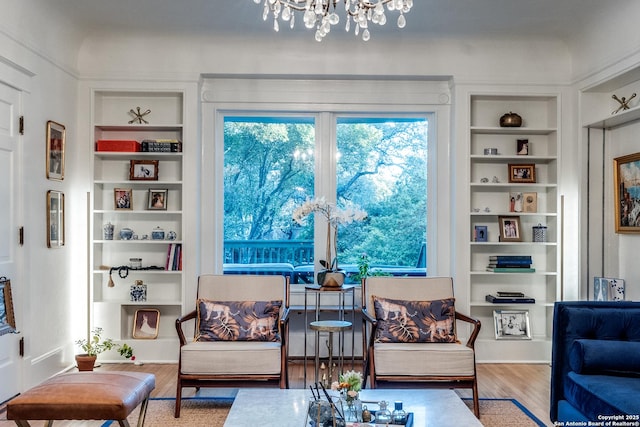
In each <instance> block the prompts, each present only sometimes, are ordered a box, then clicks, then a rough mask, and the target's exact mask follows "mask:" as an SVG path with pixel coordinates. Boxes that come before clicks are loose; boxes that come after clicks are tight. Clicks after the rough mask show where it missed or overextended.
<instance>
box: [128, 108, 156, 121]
mask: <svg viewBox="0 0 640 427" xmlns="http://www.w3.org/2000/svg"><path fill="white" fill-rule="evenodd" d="M136 110H137V111H134V109H133V108H132V109H131V110H129V113H131V114H133V115H134V118H133V120H129V124H132V123H135V122H136V121H137V122H138V124H142V123H144V124H147V125H148V124H149V122H148V121H146V120H145V119H143V117H144V116H146V115H147V114H149V113H150V112H151V110H147V111H145V112H144V113H142V112H140V107H136Z"/></svg>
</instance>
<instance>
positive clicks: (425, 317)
mask: <svg viewBox="0 0 640 427" xmlns="http://www.w3.org/2000/svg"><path fill="white" fill-rule="evenodd" d="M454 301H455V299H454V298H448V299H443V300H435V301H403V300H394V299H386V298H379V297H377V296H375V295H374V296H373V305H374V307H375V311H376V320H377V321H378V329H377V330H376V337H375V339H376V342H387V343H389V342H393V343H426V342H441V343H442V342H444V343H454V342H457V340H456V333H455V307H454Z"/></svg>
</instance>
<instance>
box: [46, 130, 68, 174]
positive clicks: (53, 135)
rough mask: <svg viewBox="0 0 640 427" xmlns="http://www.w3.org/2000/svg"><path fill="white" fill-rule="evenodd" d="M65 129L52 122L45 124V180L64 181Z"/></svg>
mask: <svg viewBox="0 0 640 427" xmlns="http://www.w3.org/2000/svg"><path fill="white" fill-rule="evenodd" d="M65 133H66V131H65V127H64V125H61V124H60V123H56V122H54V121H52V120H49V121H48V122H47V141H46V144H47V154H46V159H47V179H52V180H56V181H62V180H63V179H64V151H65V142H66V141H65V139H66V137H65Z"/></svg>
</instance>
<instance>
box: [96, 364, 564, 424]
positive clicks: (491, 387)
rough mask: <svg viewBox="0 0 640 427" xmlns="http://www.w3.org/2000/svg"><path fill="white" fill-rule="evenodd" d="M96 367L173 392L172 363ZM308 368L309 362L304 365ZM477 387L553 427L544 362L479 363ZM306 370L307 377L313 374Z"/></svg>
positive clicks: (298, 384)
mask: <svg viewBox="0 0 640 427" xmlns="http://www.w3.org/2000/svg"><path fill="white" fill-rule="evenodd" d="M289 368H290V369H289V382H290V387H291V388H303V386H304V385H303V370H302V361H293V362H291V363H290V364H289ZM97 369H99V370H123V371H138V372H150V373H153V374H155V376H156V389H155V390H154V391H153V393H152V397H174V396H175V395H176V374H177V372H176V370H177V365H175V364H145V365H142V366H137V365H133V364H124V363H123V364H103V365H102V366H101V367H100V368H97ZM307 369H309V365H307ZM477 369H478V388H479V395H480V397H481V398H483V397H484V398H513V399H517V400H518V401H519V402H520V403H521V404H523V405H524V406H526V407H527V408H528V409H529V410H530V411H531V412H532V413H533V414H534V415H535V416H536V417H538V418H539V419H540V420H542V421H543V422H545V423H546V424H547V425H548V426H553V423H551V421H549V384H550V376H551V368H550V367H549V365H547V364H478V367H477ZM308 372H309V374H308V375H309V376H308V378H312V377H313V373H311V371H308ZM193 393H194V390H193V389H185V390H184V392H183V395H184V396H185V397H187V396H191V395H193ZM458 394H460V395H461V396H462V397H471V393H470V392H469V391H467V390H460V391H458Z"/></svg>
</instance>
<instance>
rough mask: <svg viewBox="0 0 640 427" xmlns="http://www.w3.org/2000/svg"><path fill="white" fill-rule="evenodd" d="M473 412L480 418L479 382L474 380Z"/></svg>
mask: <svg viewBox="0 0 640 427" xmlns="http://www.w3.org/2000/svg"><path fill="white" fill-rule="evenodd" d="M473 413H474V414H475V416H476V418H478V419H480V401H479V399H478V382H477V381H474V382H473Z"/></svg>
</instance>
